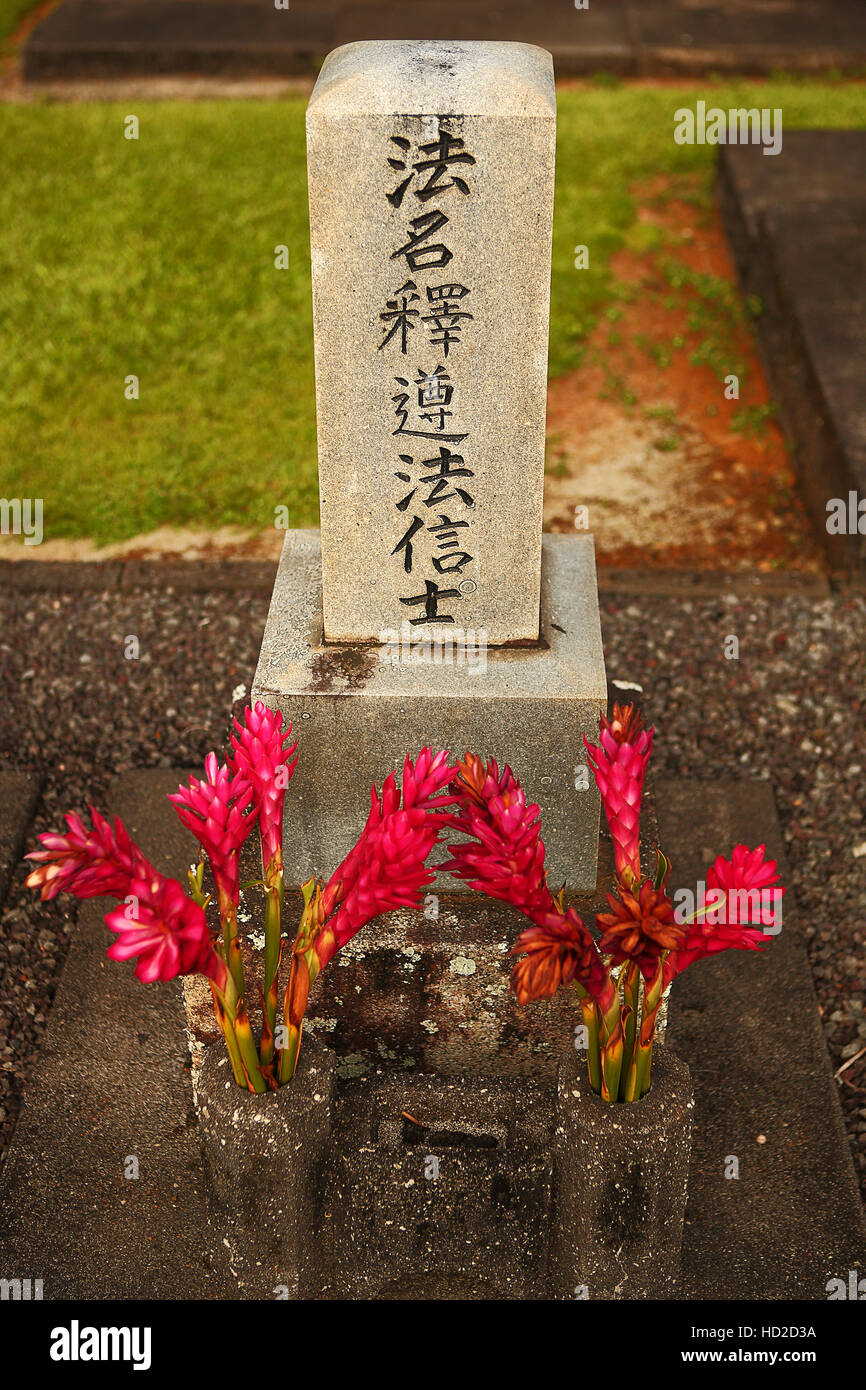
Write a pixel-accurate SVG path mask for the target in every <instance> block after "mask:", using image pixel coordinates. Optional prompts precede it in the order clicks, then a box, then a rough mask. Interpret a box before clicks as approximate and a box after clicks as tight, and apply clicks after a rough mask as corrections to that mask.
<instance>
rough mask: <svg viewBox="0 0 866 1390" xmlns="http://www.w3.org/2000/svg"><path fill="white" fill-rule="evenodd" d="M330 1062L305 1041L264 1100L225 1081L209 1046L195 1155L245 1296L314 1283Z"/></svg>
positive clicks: (198, 1099) (221, 1058) (220, 1052)
mask: <svg viewBox="0 0 866 1390" xmlns="http://www.w3.org/2000/svg"><path fill="white" fill-rule="evenodd" d="M333 1093H334V1060H333V1054H332V1053H330V1052H328V1051H327V1049H326V1048H324V1047H323V1046H322V1044H321V1043H319V1042H317V1041H316V1039H314V1038H312V1037H308V1036H307V1035H306V1034H305V1035H304V1043H303V1047H302V1048H301V1053H300V1059H299V1063H298V1070H297V1073H296V1075H295V1078H294V1080H293V1081H292V1082H291V1083H290V1084H289V1085H287V1086H283V1087H281V1088H280V1090H278V1091H273V1092H270V1093H268V1094H266V1095H264V1096H260V1095H253V1094H252V1093H250V1092H249V1091H244V1090H242V1089H241V1087H240V1086H238V1085H237V1084H236V1082H235V1081H234V1078H233V1077H232V1072H231V1066H230V1064H229V1061H228V1057H227V1055H226V1052H225V1049H224V1048H223V1047H222V1046H221V1045H220V1044H215V1045H213V1046H210V1047H207V1048H206V1049H205V1051H204V1057H203V1060H202V1064H201V1068H200V1070H199V1072H198V1076H197V1084H196V1087H195V1106H196V1111H197V1115H198V1122H199V1133H200V1136H201V1142H202V1149H203V1152H204V1155H205V1158H206V1160H207V1163H208V1167H209V1169H210V1174H211V1178H212V1181H213V1188H214V1198H215V1202H214V1219H215V1221H216V1223H217V1225H218V1227H219V1229H218V1231H217V1238H218V1239H217V1243H218V1244H219V1245H221V1246H222V1247H223V1248H224V1249H227V1250H228V1256H229V1260H230V1263H231V1267H232V1270H233V1272H234V1274H235V1275H236V1277H237V1279H238V1282H239V1284H240V1286H241V1289H242V1290H243V1292H244V1294H245V1295H246V1296H250V1297H270V1298H273V1297H274V1289H275V1287H276V1286H285V1290H286V1294H285V1295H284V1296H288V1297H290V1298H297V1297H301V1298H303V1297H304V1296H305V1293H306V1292H307V1291H308V1290H310V1289H311V1288H312V1287H313V1286H314V1285H315V1280H316V1275H315V1271H314V1268H313V1261H314V1258H315V1252H316V1240H315V1238H314V1231H315V1223H316V1207H317V1201H318V1197H317V1194H318V1191H319V1188H320V1185H321V1180H322V1168H323V1164H324V1158H325V1152H326V1149H327V1145H328V1140H329V1137H330V1133H331V1115H332V1103H333Z"/></svg>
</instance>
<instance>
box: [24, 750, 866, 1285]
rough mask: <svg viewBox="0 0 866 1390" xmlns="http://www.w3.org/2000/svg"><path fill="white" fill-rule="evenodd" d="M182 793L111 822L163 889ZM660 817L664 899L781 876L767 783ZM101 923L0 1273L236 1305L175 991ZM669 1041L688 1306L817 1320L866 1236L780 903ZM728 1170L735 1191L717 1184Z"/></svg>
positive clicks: (139, 778)
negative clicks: (144, 981)
mask: <svg viewBox="0 0 866 1390" xmlns="http://www.w3.org/2000/svg"><path fill="white" fill-rule="evenodd" d="M182 775H183V774H180V773H177V772H176V773H172V772H171V771H160V772H153V771H147V772H136V773H130V774H128V775H127V776H126V778H125V779H124V783H123V787H122V789H121V790H120V791H119V792H118V794H117V796H116V798H115V804H114V806H113V807H112V808H111V809H112V810H113V811H117V812H119V813H120V814H121V815H122V816H123V817H124V818H125V820H126V822H127V824H128V826H129V828H130V830H131V831H132V832H133V834H135V835H136V836H137V837H138V838H140V840H141V842H142V844H143V845H144V846H145V847H146V849H147V852H148V854H149V855H150V856H151V857H152V858H153V859H154V862H155V863H156V864H157V865H158V866H159V867H160V868H162V869H164V870H166V871H168V872H173V873H175V874H180V873H182V871H183V868H184V866H185V865H186V863H187V862H188V859H189V839H188V836H187V834H186V832H185V831H184V830H183V829H182V827H181V826H180V824H179V823H178V822H177V821H176V819H175V817H174V812H173V810H172V808H171V806H170V805H169V803H168V802H167V801H166V799H165V792H167V791H169V790H173V789H174V787H175V786H176V785H177V781H178V780H179V779H180V777H181V776H182ZM658 799H659V802H660V805H661V807H662V816H661V820H662V836H663V844H664V845H665V847H666V848H667V849H668V851H669V852H670V853H671V855H672V856H673V857H675V859H676V864H677V882H678V884H682V885H687V884H688V883H689V882H690V880H691V878H692V876H693V878H694V880H695V881H697V879H698V878H699V877H701V876H702V871H703V869H704V868H705V866H706V864H707V862H708V861H709V859H710V858H711V857H712V856H713V855H714V854H715V853H717V852H718V851H720V850H722V849H724V850H729V849H730V847H731V846H732V845H733V844H734V843H736V842H737V841H739V840H744V841H747V842H749V843H752V844H754V843H757V842H758V841H760V840H765V841H766V842H767V843H768V845H769V848H770V850H771V852H772V853H774V854H776V855H777V856H779V857H781V832H780V830H779V826H778V822H777V820H776V816H775V809H774V805H773V798H772V794H771V792H770V789H769V787H767V786H766V785H765V784H763V783H754V782H748V783H733V784H730V783H729V784H724V785H717V784H709V783H696V782H682V781H680V782H677V783H667V782H665V783H663V785H662V787H661V788H660V795H659V798H658ZM101 906H102V905H101V904H100V903H99V902H98V901H97V902H93V903H88V904H84V905H83V907H82V910H81V914H80V918H79V926H78V931H77V934H76V938H75V940H74V943H73V946H72V949H71V951H70V955H69V958H68V960H67V964H66V967H65V970H64V974H63V977H62V979H61V983H60V987H59V989H58V994H57V999H56V1003H55V1006H54V1010H53V1013H52V1015H51V1018H50V1019H49V1024H48V1029H47V1035H46V1044H45V1047H44V1050H43V1052H42V1054H41V1056H40V1058H39V1061H38V1063H37V1066H36V1068H35V1071H34V1075H33V1077H32V1080H31V1082H30V1084H29V1087H28V1093H27V1099H26V1103H25V1107H24V1112H23V1115H22V1118H21V1120H20V1122H19V1125H18V1129H17V1131H16V1133H15V1136H14V1138H13V1142H12V1145H11V1148H10V1152H9V1156H8V1158H7V1161H6V1164H5V1165H4V1169H3V1175H2V1190H0V1270H2V1271H3V1274H4V1277H19V1276H20V1277H30V1278H43V1279H44V1281H45V1285H44V1296H45V1298H46V1299H57V1298H100V1299H104V1298H110V1297H121V1298H128V1297H142V1298H151V1299H161V1298H176V1299H177V1298H197V1299H201V1298H215V1297H232V1296H236V1291H235V1287H234V1284H233V1281H232V1280H231V1277H230V1275H229V1274H228V1272H227V1270H226V1269H225V1265H224V1261H223V1258H222V1255H223V1252H222V1250H221V1248H220V1244H219V1237H218V1236H217V1235H216V1234H215V1232H214V1229H213V1227H212V1226H211V1224H210V1219H209V1212H208V1205H207V1199H206V1181H205V1177H204V1173H203V1169H202V1162H201V1156H200V1151H199V1144H198V1137H197V1132H196V1129H195V1128H194V1122H193V1120H192V1107H191V1090H190V1079H189V1072H188V1064H187V1055H186V1047H185V1039H184V1034H183V1025H184V1014H183V1007H182V1003H181V998H180V990H179V988H178V987H177V986H176V985H175V984H171V985H168V986H162V985H159V986H148V987H144V986H142V985H140V984H139V982H138V981H137V980H136V979H135V978H134V976H133V973H132V970H131V968H124V967H122V966H119V965H115V964H113V963H112V962H109V961H106V959H105V954H104V953H105V947H106V942H107V939H108V934H107V932H106V929H105V927H104V924H103V923H102V914H101ZM516 925H517V919H515V926H516ZM672 1020H673V1022H672V1035H671V1042H672V1043H673V1044H674V1046H675V1047H676V1050H677V1051H678V1053H679V1055H681V1056H682V1057H683V1058H684V1059H685V1060H686V1061H687V1062H688V1064H689V1066H690V1068H691V1071H692V1076H693V1080H694V1085H695V1091H696V1096H697V1106H696V1115H695V1143H694V1155H693V1163H692V1171H691V1177H690V1206H689V1215H688V1225H687V1227H686V1235H685V1247H684V1277H685V1286H684V1289H683V1293H684V1295H685V1296H687V1297H691V1298H696V1299H716V1298H758V1299H780V1298H791V1299H819V1300H820V1299H824V1298H826V1292H825V1287H826V1282H827V1280H828V1279H830V1278H833V1277H840V1278H843V1279H845V1278H846V1277H847V1272H848V1271H849V1270H850V1269H857V1268H860V1267H861V1266H862V1264H863V1262H864V1258H866V1233H864V1229H863V1220H862V1211H861V1207H860V1202H859V1197H858V1194H857V1190H856V1185H855V1182H854V1174H853V1168H852V1165H851V1160H850V1156H849V1152H848V1147H847V1141H846V1138H845V1134H844V1131H843V1128H842V1121H841V1115H840V1111H839V1106H838V1101H837V1099H836V1096H835V1093H834V1089H833V1084H834V1083H833V1082H832V1079H831V1077H830V1072H829V1068H828V1062H827V1055H826V1051H825V1048H824V1042H823V1036H822V1033H821V1025H820V1020H819V1018H818V1013H817V1008H816V1004H815V997H814V993H813V991H812V984H811V976H810V972H809V967H808V963H807V960H806V956H805V952H804V949H803V946H802V944H801V941H800V938H799V935H798V933H797V928H796V922H795V912H794V904H793V901H792V895H789V898H788V900H787V901H786V904H785V927H784V930H783V931H782V933H781V935H780V936H779V937H777V938H776V939H775V940H774V941H773V942H772V943H771V944H770V946H769V948H768V949H767V951H766V953H765V954H764V956H763V957H761V958H758V957H757V956H751V955H745V954H740V953H734V952H731V953H729V954H728V955H727V956H726V957H720V958H719V959H718V960H716V961H713V962H707V963H703V964H701V965H700V966H697V967H695V968H694V970H693V971H691V972H689V974H687V975H686V976H684V977H683V979H682V980H680V982H679V984H678V986H677V992H676V997H675V999H674V1004H673V1010H672ZM563 1041H565V1040H563ZM758 1135H763V1136H764V1137H765V1140H766V1143H764V1144H759V1143H758V1142H757V1138H758ZM731 1154H734V1155H737V1156H738V1157H739V1159H740V1178H739V1179H738V1180H730V1179H726V1178H725V1177H724V1165H725V1160H726V1157H727V1156H728V1155H731ZM130 1155H134V1156H136V1157H137V1158H138V1160H139V1164H140V1177H139V1178H138V1180H132V1179H126V1178H125V1177H124V1163H125V1160H126V1158H127V1157H128V1156H130Z"/></svg>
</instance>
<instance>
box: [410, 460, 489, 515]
mask: <svg viewBox="0 0 866 1390" xmlns="http://www.w3.org/2000/svg"><path fill="white" fill-rule="evenodd" d="M400 458H401V460H402V461H403V463H405V464H408V466H409V467H410V468H414V467H415V460H414V458H413V457H412V455H411V454H401V455H400ZM463 463H464V459H463V456H462V454H454V453H452V452H451V450H450V449H448V448H446V447H445V446H444V445H442V446H441V447H440V449H439V457H438V458H431V459H422V460H421V463H420V464H419V465H418V466H419V467H420V468H429V467H430V466H431V464H436V466H437V471H436V472H435V473H427V474H424V475H423V476H422V477H421V479H420V482H421V483H432V484H433V486H432V487H431V488H430V490H429V492H428V494H427V496H426V497H422V498H421V501H422V502H423V504H424V506H425V507H433V506H435V505H436V503H437V502H446V501H447V500H448V499H449V498H450V497H459V498H460V501H461V502H462V503H463V505H464V506H465V507H474V506H475V499H474V498H473V497H472V496H471V494H470V493H468V492H467V491H466V489H465V488H462V487H459V486H455V487H454V489H453V491H450V492H449V491H448V484H449V482H450V480H451V479H452V478H474V477H475V474H474V472H473V471H472V469H471V468H465V467H455V466H454V465H456V464H461V465H462V464H463ZM394 476H395V477H396V478H399V479H400V481H401V482H404V483H409V482H411V481H412V475H411V474H410V473H403V472H400V473H395V475H394ZM417 491H418V485H417V484H416V485H415V487H413V488H412V491H411V492H408V493H407V494H406V496H405V497H403V498H401V499H400V501H399V502H397V504H396V506H397V510H398V512H405V510H406V508H407V507H408V506H409V503H410V502H411V501H412V498H413V497H414V496H415V493H416V492H417Z"/></svg>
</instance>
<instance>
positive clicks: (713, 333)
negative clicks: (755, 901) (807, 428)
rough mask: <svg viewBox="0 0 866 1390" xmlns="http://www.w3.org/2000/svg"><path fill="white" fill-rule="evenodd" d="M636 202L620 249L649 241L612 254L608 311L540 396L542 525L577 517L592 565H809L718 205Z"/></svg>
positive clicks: (799, 508) (661, 188)
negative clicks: (589, 542) (591, 544)
mask: <svg viewBox="0 0 866 1390" xmlns="http://www.w3.org/2000/svg"><path fill="white" fill-rule="evenodd" d="M638 199H639V203H640V210H639V215H638V227H637V236H636V237H635V238H632V241H633V242H634V241H637V242H638V243H639V242H640V239H641V237H644V239H645V240H646V241H647V242H655V243H656V244H655V245H653V248H652V249H651V250H648V251H645V252H639V251H632V250H623V251H621V252H619V253H618V254H617V255H616V256H615V257H614V260H613V262H612V270H613V272H614V275H615V277H616V281H617V287H616V288H617V294H616V298H615V300H614V303H613V304H612V305H611V306H610V308H609V309H608V311H607V314H606V315H603V316H602V318H601V319H600V321H599V323H598V325H597V326H596V328H595V330H594V332H593V334H592V336H591V338H590V340H589V343H588V349H587V354H586V359H585V361H584V363H583V365H582V366H581V367H580V368H578V369H577V370H576V371H575V372H572V373H570V374H569V375H568V376H565V377H562V378H560V379H559V380H557V381H553V382H551V385H550V390H549V394H548V420H547V428H548V465H547V468H548V471H547V477H546V479H545V529H549V530H552V531H564V530H571V529H573V527H574V526H575V507H580V506H585V507H586V508H587V509H588V529H589V530H590V531H592V532H593V534H594V535H595V541H596V547H597V553H598V558H599V561H600V563H602V564H606V565H612V566H628V565H642V566H646V565H653V566H663V567H665V568H688V569H695V568H700V569H718V568H731V567H733V568H737V567H743V568H744V567H750V568H753V567H756V568H759V569H763V570H771V569H778V568H784V569H795V570H801V571H802V570H807V571H815V570H820V569H822V568H823V565H822V558H821V552H820V548H819V546H818V544H817V542H816V540H815V538H814V535H813V533H812V527H811V524H810V521H809V518H808V515H807V513H806V510H805V507H804V505H803V503H802V501H801V499H800V496H799V493H798V491H797V485H796V480H795V476H794V472H793V469H792V467H791V464H790V460H789V458H788V455H787V452H786V449H785V444H784V440H783V438H782V434H781V431H780V430H779V428H778V426H777V424H776V423H775V422H774V420H773V419H772V418H768V417H767V412H766V407H768V406H769V405H770V400H771V398H770V393H769V388H768V385H767V381H766V378H765V376H764V373H763V370H762V368H761V364H760V362H759V360H758V357H757V352H756V347H755V341H754V336H753V333H752V330H751V327H750V324H749V321H748V316H747V315H745V314H744V313H743V311H742V308H741V306H740V303H739V296H738V294H736V293H732V291H735V289H736V283H737V282H736V272H735V269H734V266H733V263H732V260H731V256H730V253H729V251H728V247H727V243H726V240H725V236H724V232H723V230H722V226H721V221H720V218H719V214H718V210H717V209H715V208H713V209H712V210H710V209H709V208H702V207H701V199H700V198H698V199H697V200H696V201H695V202H692V201H687V200H685V199H683V198H671V197H670V196H669V193H668V190H667V187H666V184H665V182H664V181H662V180H656V181H654V182H653V184H650V185H646V186H644V187H642V188H641V190H639V191H638ZM576 273H579V272H576ZM693 273H694V274H693ZM709 277H713V278H709ZM696 355H697V358H698V360H697V361H695V360H694V358H695V356H696ZM729 372H731V373H734V372H735V373H736V374H737V375H738V376H739V387H740V390H739V399H738V400H726V399H725V393H724V384H723V376H724V375H727V374H728V373H729ZM737 420H740V421H741V422H742V423H743V425H744V426H745V428H740V429H735V428H732V423H734V422H736V421H737Z"/></svg>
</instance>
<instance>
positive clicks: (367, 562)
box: [253, 41, 606, 891]
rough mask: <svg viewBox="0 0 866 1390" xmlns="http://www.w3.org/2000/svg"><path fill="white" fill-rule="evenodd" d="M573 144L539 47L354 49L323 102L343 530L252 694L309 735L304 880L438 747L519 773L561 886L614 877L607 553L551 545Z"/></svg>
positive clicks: (325, 394) (303, 544) (322, 353)
mask: <svg viewBox="0 0 866 1390" xmlns="http://www.w3.org/2000/svg"><path fill="white" fill-rule="evenodd" d="M555 134H556V98H555V89H554V81H553V63H552V60H551V57H550V55H549V54H548V53H546V52H545V51H544V50H542V49H540V48H535V47H533V46H531V45H528V44H521V43H487V42H483V43H482V42H478V43H473V42H432V41H431V42H426V41H406V42H381V43H354V44H349V45H347V46H345V47H343V48H339V49H337V50H336V51H335V52H333V53H332V54H330V56H329V57H328V59H327V60H326V62H325V64H324V66H323V68H322V70H321V73H320V74H319V78H318V81H317V83H316V86H315V89H314V91H313V94H312V97H311V99H310V103H309V107H308V112H307V151H308V177H309V197H310V241H311V252H312V286H313V315H314V335H315V361H316V405H317V417H318V445H319V485H320V496H321V534H319V532H316V531H312V530H306V531H290V532H289V533H288V534H287V536H286V541H285V545H284V549H283V554H282V559H281V561H280V566H279V572H278V575H277V579H276V583H275V586H274V593H273V598H272V601H271V607H270V612H269V615H268V620H267V625H266V629H265V635H264V640H263V644H262V650H261V656H260V660H259V665H258V669H257V672H256V677H255V681H254V686H253V698H254V699H261V700H263V701H264V702H265V703H266V704H267V705H269V706H271V707H272V708H277V709H280V710H281V711H282V713H283V716H284V718H285V719H287V720H288V719H290V720H292V721H293V723H294V726H295V731H296V733H297V734H298V736H299V738H300V760H299V762H298V767H297V770H296V772H295V776H294V778H293V781H292V786H291V792H290V797H289V806H288V808H287V825H286V841H285V848H284V857H285V864H286V869H287V873H288V876H289V880H290V881H294V882H296V883H298V882H302V881H303V880H305V879H306V878H308V877H309V876H310V874H311V873H313V872H315V873H317V874H319V875H321V876H324V877H327V875H328V874H330V873H331V872H332V870H333V869H334V867H335V866H336V865H337V863H338V862H339V861H340V859H341V858H342V857H343V856H344V855H345V854H346V853H347V852H348V850H349V849H350V848H351V845H352V844H353V843H354V840H355V838H356V836H357V834H358V831H359V828H360V826H361V825H362V824H363V821H364V819H365V817H366V814H367V809H368V806H369V796H370V787H371V784H372V783H373V782H375V783H377V784H378V785H381V783H382V780H383V779H384V777H385V776H386V775H387V774H388V772H389V771H391V770H392V769H393V768H395V767H396V768H398V769H399V767H400V766H401V764H402V759H403V757H404V756H405V755H406V754H407V753H409V754H412V755H414V754H415V753H416V752H417V751H418V749H420V748H421V747H422V746H423V745H424V744H431V745H434V746H436V747H446V748H449V749H450V750H451V751H452V753H455V754H462V753H463V752H464V751H465V750H466V749H467V748H470V749H472V750H473V751H474V752H477V753H478V754H480V755H481V756H483V757H487V756H490V755H493V756H495V757H496V758H497V759H498V760H500V762H505V761H509V762H510V763H511V764H512V766H513V768H514V771H515V773H516V774H517V776H518V777H519V778H520V779H521V781H522V783H523V785H524V787H525V789H526V792H527V796H528V797H529V798H530V799H533V800H537V801H538V802H539V803H540V804H541V806H542V808H543V810H544V829H545V841H546V843H547V846H548V864H549V868H550V874H551V883H553V884H556V885H558V884H559V883H560V882H562V881H563V880H567V881H568V884H569V887H570V888H572V889H574V890H587V889H592V888H593V887H594V886H595V881H596V857H597V847H598V825H599V802H598V796H597V792H596V790H595V786H594V784H593V781H592V778H591V777H589V776H588V775H587V774H586V768H585V757H584V748H583V734H584V733H587V734H590V735H592V736H595V734H596V733H597V728H598V715H599V712H600V711H601V710H603V709H604V708H605V706H606V684H605V671H604V659H603V653H602V644H601V631H600V624H599V615H598V596H597V588H596V576H595V559H594V549H593V542H592V538H591V537H590V536H588V535H585V534H575V535H573V536H553V535H551V536H545V537H543V538H542V534H541V520H542V494H543V483H544V446H545V416H546V386H547V343H548V316H549V301H550V256H551V233H552V222H553V181H554V151H555ZM453 886H454V890H455V891H460V885H458V884H457V883H456V881H455V882H454V885H453ZM443 891H444V886H443Z"/></svg>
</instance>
